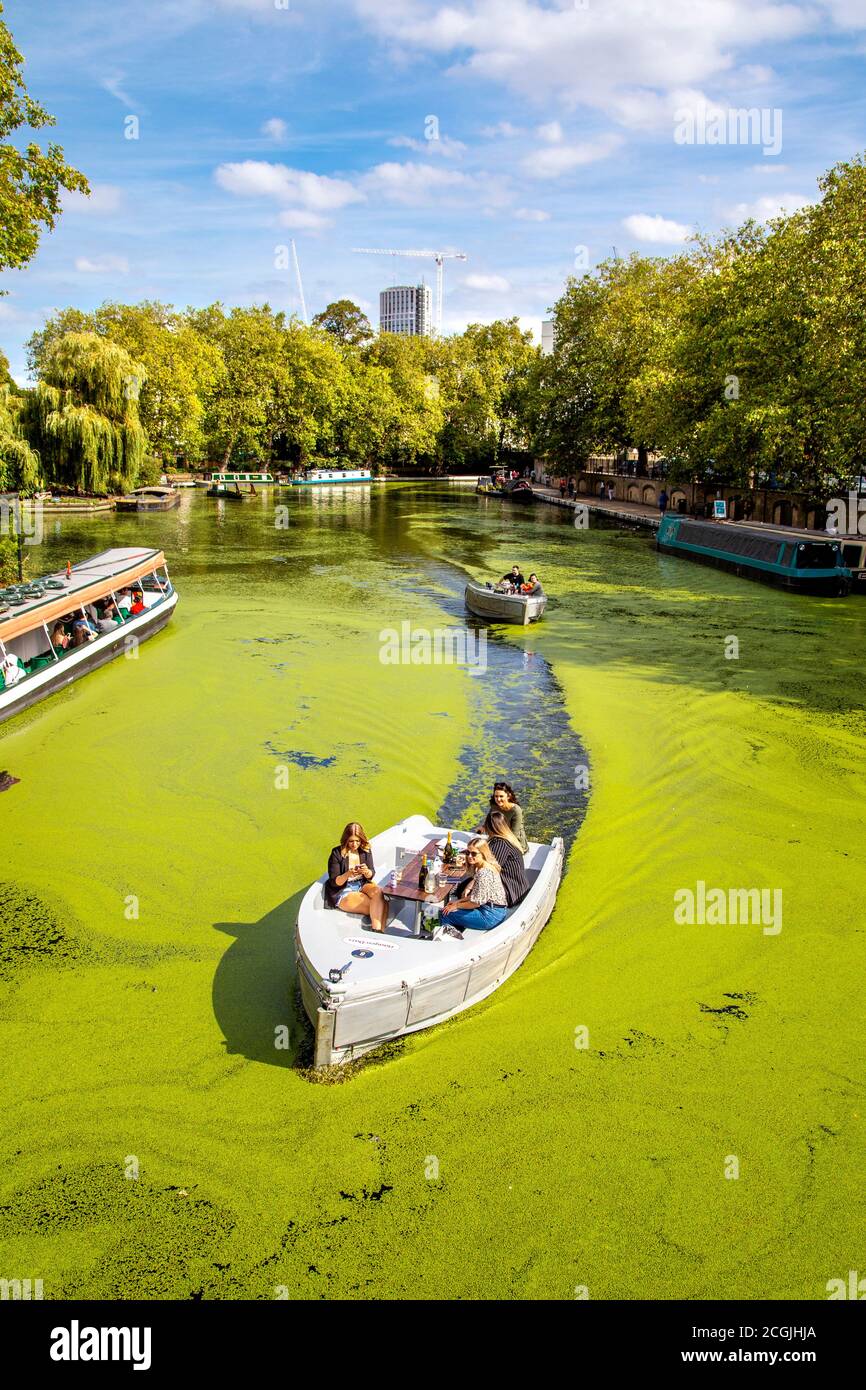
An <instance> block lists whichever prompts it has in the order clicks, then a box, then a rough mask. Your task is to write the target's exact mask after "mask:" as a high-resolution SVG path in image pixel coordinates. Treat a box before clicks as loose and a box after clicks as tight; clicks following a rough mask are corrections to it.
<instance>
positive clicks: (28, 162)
mask: <svg viewBox="0 0 866 1390" xmlns="http://www.w3.org/2000/svg"><path fill="white" fill-rule="evenodd" d="M2 13H3V6H2V4H0V15H2ZM23 61H24V60H23V58H22V56H21V54H20V53H19V51H18V49H17V48H16V47H15V43H14V40H13V38H12V35H11V34H10V32H9V30H8V28H7V27H6V24H5V23H4V21H3V20H2V19H0V270H8V269H17V268H19V267H21V266H24V265H26V264H27V262H28V261H30V260H32V258H33V256H34V255H35V254H36V248H37V247H38V245H39V238H40V235H41V234H42V232H43V231H44V230H45V229H48V230H49V231H50V230H52V229H53V227H54V225H55V222H56V220H57V217H58V214H59V212H60V198H61V192H62V190H63V189H67V190H70V191H71V190H77V191H78V192H81V193H89V191H90V189H89V187H88V183H87V180H86V178H85V177H84V175H83V174H80V173H79V172H78V170H77V169H73V168H71V167H70V166H69V165H68V164H67V163H66V160H65V158H64V155H63V150H62V149H61V147H60V146H59V145H56V144H53V143H51V144H49V145H48V146H47V148H46V149H43V148H42V147H41V146H40V145H39V144H37V143H36V141H34V140H30V141H29V142H28V143H27V145H26V146H25V148H24V149H23V150H22V149H19V148H18V146H17V145H16V144H14V143H12V141H11V140H10V138H9V137H10V136H13V137H14V136H15V135H16V134H17V132H19V131H23V130H28V129H29V130H41V129H44V128H45V127H46V126H51V125H54V117H53V116H49V114H48V112H47V111H46V110H45V109H44V108H43V107H42V106H40V105H39V103H38V102H36V101H34V100H33V99H32V98H31V97H30V96H29V95H28V93H27V88H26V87H25V85H24V77H23V74H22V64H23Z"/></svg>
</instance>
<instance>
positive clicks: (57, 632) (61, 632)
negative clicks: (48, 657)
mask: <svg viewBox="0 0 866 1390" xmlns="http://www.w3.org/2000/svg"><path fill="white" fill-rule="evenodd" d="M71 641H72V638H71V637H70V636H69V633H68V632H67V631H66V628H65V627H64V626H63V623H62V622H57V623H55V624H54V626H53V628H52V629H51V645H52V647H53V648H54V651H55V652H56V654H57V655H58V656H60V654H61V652H65V651H66V648H67V647H68V646H69V644H70V642H71Z"/></svg>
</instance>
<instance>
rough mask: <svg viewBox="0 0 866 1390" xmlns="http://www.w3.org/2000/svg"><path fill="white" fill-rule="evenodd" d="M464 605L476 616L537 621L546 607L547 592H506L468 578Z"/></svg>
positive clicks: (528, 621)
mask: <svg viewBox="0 0 866 1390" xmlns="http://www.w3.org/2000/svg"><path fill="white" fill-rule="evenodd" d="M463 597H464V601H465V603H466V607H467V608H468V609H469V612H470V613H472V614H474V616H475V617H476V618H489V619H490V620H491V621H492V622H499V623H515V624H518V625H519V626H521V627H525V626H526V625H527V623H537V622H538V621H539V619H540V618H541V617H542V616H543V615H544V610H545V608H546V607H547V594H508V593H503V592H502V591H501V590H498V589H494V588H492V587H489V586H487V585H485V584H476V583H475V582H474V580H471V579H470V580H469V582H468V584H467V585H466V589H465V591H464V594H463Z"/></svg>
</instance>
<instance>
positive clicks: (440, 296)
mask: <svg viewBox="0 0 866 1390" xmlns="http://www.w3.org/2000/svg"><path fill="white" fill-rule="evenodd" d="M352 250H353V251H356V252H357V254H358V255H359V256H414V257H416V258H418V257H420V259H422V260H425V261H431V260H432V261H435V262H436V336H437V337H439V338H441V336H442V306H443V301H444V299H445V262H446V261H465V260H468V259H469V258H468V256H465V255H464V254H463V252H462V251H376V250H371V249H370V248H369V247H368V246H353V248H352Z"/></svg>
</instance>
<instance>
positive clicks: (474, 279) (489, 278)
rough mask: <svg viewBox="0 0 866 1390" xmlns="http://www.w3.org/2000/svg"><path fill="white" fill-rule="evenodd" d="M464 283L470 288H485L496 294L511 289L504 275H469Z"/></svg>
mask: <svg viewBox="0 0 866 1390" xmlns="http://www.w3.org/2000/svg"><path fill="white" fill-rule="evenodd" d="M463 284H464V285H465V286H466V288H467V289H469V290H484V291H485V292H488V293H490V292H492V293H496V294H505V293H506V291H507V290H510V289H511V285H510V284H509V282H508V281H507V280H506V278H505V276H504V275H467V276H466V277H465V278H464V280H463Z"/></svg>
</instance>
